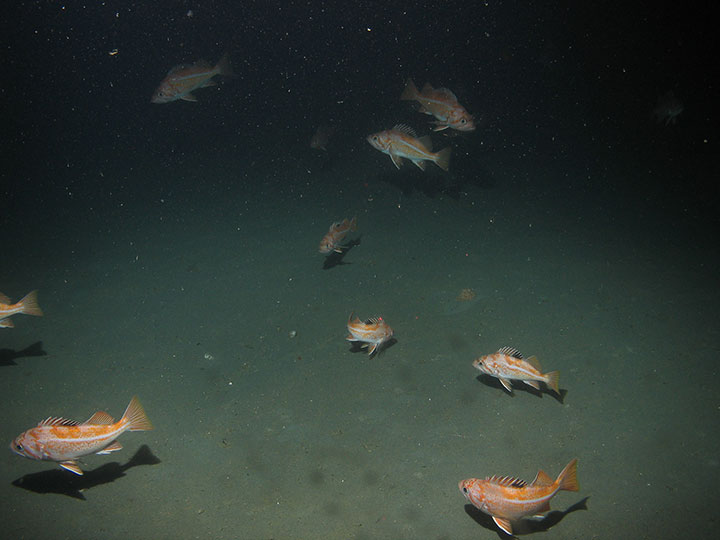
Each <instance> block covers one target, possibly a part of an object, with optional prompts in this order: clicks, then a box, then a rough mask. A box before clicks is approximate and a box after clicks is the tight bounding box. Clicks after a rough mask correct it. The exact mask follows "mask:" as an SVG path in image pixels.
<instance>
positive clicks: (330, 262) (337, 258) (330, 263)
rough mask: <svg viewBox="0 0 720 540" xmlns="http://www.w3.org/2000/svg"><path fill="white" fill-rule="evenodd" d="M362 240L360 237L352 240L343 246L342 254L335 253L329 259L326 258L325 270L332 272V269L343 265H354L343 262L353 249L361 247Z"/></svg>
mask: <svg viewBox="0 0 720 540" xmlns="http://www.w3.org/2000/svg"><path fill="white" fill-rule="evenodd" d="M360 238H361V237H360V236H358V237H357V238H353V239H352V240H350V241H349V242H348V243H347V244H345V245H344V246H343V249H342V251H341V252H340V253H338V252H337V251H333V252H332V253H330V254H329V255H328V256H327V257H325V261H324V262H323V270H330V269H331V268H334V267H336V266H340V265H341V264H352V263H346V262H343V259H344V258H345V255H347V254H348V253H350V250H351V249H352V248H354V247H355V246H359V245H360Z"/></svg>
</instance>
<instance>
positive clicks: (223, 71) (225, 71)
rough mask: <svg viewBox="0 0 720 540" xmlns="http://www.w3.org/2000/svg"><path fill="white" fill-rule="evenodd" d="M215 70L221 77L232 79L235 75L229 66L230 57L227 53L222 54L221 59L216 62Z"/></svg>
mask: <svg viewBox="0 0 720 540" xmlns="http://www.w3.org/2000/svg"><path fill="white" fill-rule="evenodd" d="M215 70H216V71H217V72H218V75H223V76H224V77H232V76H233V75H235V73H234V72H233V69H232V65H231V64H230V55H229V54H228V53H225V54H223V55H222V58H220V60H218V63H217V65H216V66H215Z"/></svg>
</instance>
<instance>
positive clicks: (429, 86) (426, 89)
mask: <svg viewBox="0 0 720 540" xmlns="http://www.w3.org/2000/svg"><path fill="white" fill-rule="evenodd" d="M434 91H435V89H434V88H433V87H432V84H430V83H429V82H426V83H425V84H424V85H423V87H422V90H420V94H422V95H423V96H426V95H427V94H429V93H431V92H434Z"/></svg>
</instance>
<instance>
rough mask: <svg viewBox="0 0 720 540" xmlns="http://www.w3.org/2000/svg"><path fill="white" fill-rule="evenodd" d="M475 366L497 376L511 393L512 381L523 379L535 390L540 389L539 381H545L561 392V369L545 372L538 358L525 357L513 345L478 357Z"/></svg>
mask: <svg viewBox="0 0 720 540" xmlns="http://www.w3.org/2000/svg"><path fill="white" fill-rule="evenodd" d="M473 367H475V368H477V369H479V370H480V371H481V372H482V373H485V374H486V375H490V376H491V377H497V379H498V380H499V381H500V382H501V383H502V385H503V386H504V387H505V389H506V390H507V391H508V392H510V393H512V385H511V383H510V381H522V382H524V383H525V384H527V385H529V386H532V387H533V388H534V389H535V390H540V385H539V384H538V382H544V383H545V384H546V385H547V386H548V388H550V389H551V390H552V391H553V392H555V393H556V394H560V390H559V387H558V382H559V378H560V372H559V371H550V372H549V373H543V372H542V371H541V367H540V362H539V361H538V359H537V358H535V357H534V356H531V357H530V358H528V359H524V358H523V355H522V354H520V352H518V351H517V350H516V349H513V348H512V347H503V348H501V349H499V350H498V351H497V352H496V353H493V354H488V355H486V356H481V357H480V358H477V359H476V360H475V361H473Z"/></svg>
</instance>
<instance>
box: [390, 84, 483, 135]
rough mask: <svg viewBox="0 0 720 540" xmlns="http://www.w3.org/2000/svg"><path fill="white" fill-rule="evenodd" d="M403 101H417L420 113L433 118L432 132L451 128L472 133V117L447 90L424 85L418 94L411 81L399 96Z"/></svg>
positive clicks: (473, 126)
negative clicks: (434, 126)
mask: <svg viewBox="0 0 720 540" xmlns="http://www.w3.org/2000/svg"><path fill="white" fill-rule="evenodd" d="M400 99H401V100H404V101H417V102H418V103H419V104H420V112H422V113H425V114H431V115H432V116H434V117H435V121H434V122H433V123H434V124H435V125H436V126H437V127H436V128H435V130H434V131H442V130H443V129H447V128H452V129H455V130H457V131H473V130H474V129H475V123H474V122H473V117H472V115H470V114H468V112H467V111H466V110H465V108H464V107H463V106H462V105H460V103H458V99H457V97H455V94H453V93H452V92H451V91H450V90H448V89H447V88H433V87H432V86H430V83H425V86H423V89H422V92H419V91H418V89H417V87H416V86H415V83H413V81H412V79H408V80H407V82H406V83H405V89H404V90H403V93H402V95H401V96H400Z"/></svg>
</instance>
